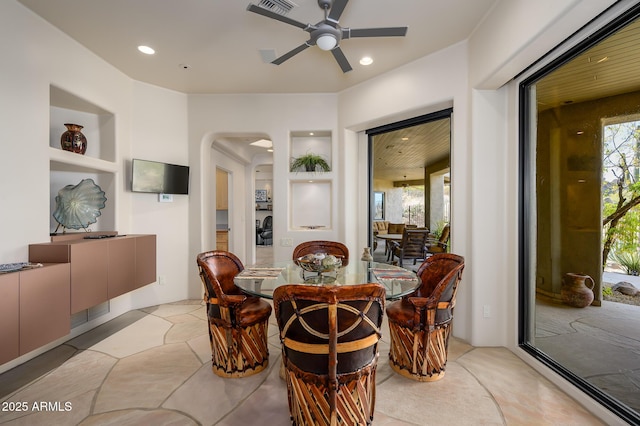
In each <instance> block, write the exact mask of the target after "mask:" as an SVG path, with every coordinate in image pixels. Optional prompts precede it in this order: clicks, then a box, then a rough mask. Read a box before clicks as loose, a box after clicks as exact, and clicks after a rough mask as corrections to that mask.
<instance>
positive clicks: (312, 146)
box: [289, 131, 333, 170]
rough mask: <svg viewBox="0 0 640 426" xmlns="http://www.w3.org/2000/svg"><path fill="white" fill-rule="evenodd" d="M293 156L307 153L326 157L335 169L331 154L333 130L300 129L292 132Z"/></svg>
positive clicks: (291, 152)
mask: <svg viewBox="0 0 640 426" xmlns="http://www.w3.org/2000/svg"><path fill="white" fill-rule="evenodd" d="M290 137H291V147H290V151H289V152H290V156H291V158H292V159H293V158H297V157H300V156H302V155H305V154H316V155H319V156H321V157H322V158H324V160H325V161H326V162H327V163H329V166H331V170H333V164H332V156H331V148H332V145H331V132H329V131H299V132H291V134H290Z"/></svg>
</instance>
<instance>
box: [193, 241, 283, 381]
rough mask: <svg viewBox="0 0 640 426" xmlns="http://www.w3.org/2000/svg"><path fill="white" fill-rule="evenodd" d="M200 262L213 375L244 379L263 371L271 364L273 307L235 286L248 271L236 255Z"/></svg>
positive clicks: (216, 254) (218, 254) (203, 256)
mask: <svg viewBox="0 0 640 426" xmlns="http://www.w3.org/2000/svg"><path fill="white" fill-rule="evenodd" d="M197 262H198V269H199V271H200V277H201V278H202V283H203V284H204V291H205V294H204V300H205V301H206V304H207V317H208V319H209V341H210V343H211V353H212V357H211V359H212V369H213V372H214V373H215V374H217V375H218V376H222V377H244V376H250V375H252V374H255V373H258V372H260V371H262V370H263V369H265V368H266V367H267V365H268V364H269V349H268V346H267V323H268V321H269V315H271V305H269V304H268V303H267V302H265V301H264V300H262V299H260V298H258V297H251V296H247V295H246V294H244V293H243V292H242V290H240V288H238V287H237V286H236V285H235V284H234V283H233V278H234V277H235V276H236V275H238V274H239V273H240V272H241V271H242V270H243V269H244V266H243V265H242V262H241V261H240V259H238V258H237V257H236V256H235V255H234V254H233V253H229V252H226V251H209V252H205V253H200V254H199V255H198V257H197Z"/></svg>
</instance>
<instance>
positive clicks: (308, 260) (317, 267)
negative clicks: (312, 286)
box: [296, 253, 342, 274]
mask: <svg viewBox="0 0 640 426" xmlns="http://www.w3.org/2000/svg"><path fill="white" fill-rule="evenodd" d="M296 263H297V264H298V265H299V266H300V267H301V268H302V269H303V270H305V271H307V272H317V273H319V274H322V273H325V272H333V271H335V270H336V269H339V268H340V267H341V266H342V259H341V258H339V257H336V256H334V255H332V254H325V253H313V254H305V255H304V256H302V257H299V258H298V260H297V261H296Z"/></svg>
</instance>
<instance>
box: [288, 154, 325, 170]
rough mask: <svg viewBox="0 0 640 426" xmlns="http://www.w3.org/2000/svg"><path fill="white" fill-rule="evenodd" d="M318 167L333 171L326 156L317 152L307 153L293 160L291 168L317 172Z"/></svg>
mask: <svg viewBox="0 0 640 426" xmlns="http://www.w3.org/2000/svg"><path fill="white" fill-rule="evenodd" d="M318 168H319V169H320V170H319V171H321V172H330V171H331V166H329V163H327V161H326V160H325V159H324V158H322V157H321V156H320V155H317V154H310V153H307V154H305V155H301V156H300V157H296V158H293V159H292V160H291V169H290V170H291V171H292V172H298V171H301V170H302V171H306V172H315V171H318Z"/></svg>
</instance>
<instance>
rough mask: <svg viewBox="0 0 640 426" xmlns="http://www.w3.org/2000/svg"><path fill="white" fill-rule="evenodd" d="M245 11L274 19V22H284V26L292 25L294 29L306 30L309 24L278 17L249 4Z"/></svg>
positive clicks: (262, 8)
mask: <svg viewBox="0 0 640 426" xmlns="http://www.w3.org/2000/svg"><path fill="white" fill-rule="evenodd" d="M247 10H248V11H249V12H254V13H257V14H258V15H262V16H266V17H267V18H271V19H275V20H276V21H280V22H284V23H285V24H289V25H293V26H294V27H298V28H302V29H303V30H305V29H307V27H308V26H309V24H303V23H302V22H298V21H296V20H295V19H291V18H287V17H286V16H282V15H279V14H277V13H274V12H272V11H270V10H267V9H265V8H264V7H260V6H256V5H255V4H249V6H247Z"/></svg>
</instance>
